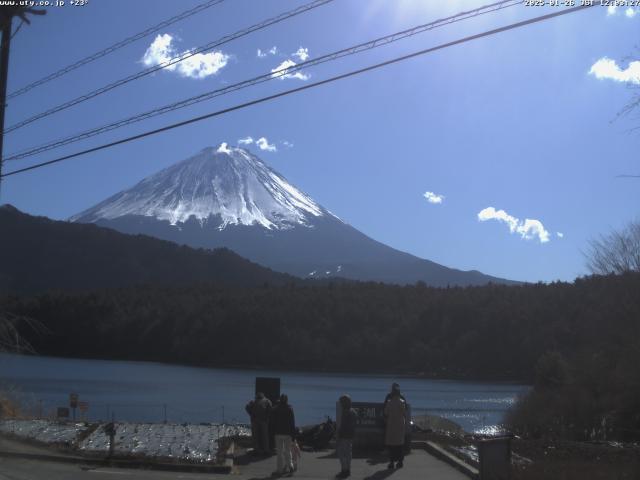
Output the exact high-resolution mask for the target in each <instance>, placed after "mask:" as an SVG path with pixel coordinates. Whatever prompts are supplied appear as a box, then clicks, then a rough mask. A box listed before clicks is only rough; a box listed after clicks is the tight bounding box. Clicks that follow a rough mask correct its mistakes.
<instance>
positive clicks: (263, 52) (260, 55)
mask: <svg viewBox="0 0 640 480" xmlns="http://www.w3.org/2000/svg"><path fill="white" fill-rule="evenodd" d="M276 53H278V47H275V46H274V47H271V48H270V49H269V50H261V49H258V52H257V53H256V55H257V56H258V58H264V57H266V56H267V55H275V54H276Z"/></svg>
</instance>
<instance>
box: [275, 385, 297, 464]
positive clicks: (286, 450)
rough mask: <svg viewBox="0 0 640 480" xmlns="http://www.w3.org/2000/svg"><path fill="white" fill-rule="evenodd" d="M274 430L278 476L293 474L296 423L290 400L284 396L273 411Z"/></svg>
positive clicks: (281, 396)
mask: <svg viewBox="0 0 640 480" xmlns="http://www.w3.org/2000/svg"><path fill="white" fill-rule="evenodd" d="M273 430H274V433H275V437H276V438H275V440H276V454H277V465H276V471H275V472H274V473H275V474H276V475H282V474H285V473H289V474H292V473H293V460H292V458H291V442H292V440H293V439H294V437H295V435H296V421H295V416H294V414H293V408H292V407H291V405H289V398H288V397H287V396H286V395H284V394H282V395H280V400H279V401H278V403H277V404H276V406H275V408H274V409H273Z"/></svg>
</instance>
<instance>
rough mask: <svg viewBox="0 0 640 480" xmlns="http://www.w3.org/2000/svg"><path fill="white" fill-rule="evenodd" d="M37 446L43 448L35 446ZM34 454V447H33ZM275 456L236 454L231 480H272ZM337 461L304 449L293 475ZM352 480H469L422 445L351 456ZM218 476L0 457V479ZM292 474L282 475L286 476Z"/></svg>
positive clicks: (314, 474) (313, 474) (324, 475)
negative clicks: (394, 465) (393, 462)
mask: <svg viewBox="0 0 640 480" xmlns="http://www.w3.org/2000/svg"><path fill="white" fill-rule="evenodd" d="M35 450H39V449H35ZM33 453H35V451H34V452H33ZM275 463H276V458H275V456H271V457H267V458H255V457H251V456H246V455H243V456H240V457H238V458H236V466H235V467H234V468H233V470H232V473H231V474H229V476H227V478H231V479H233V480H266V479H269V480H273V477H272V476H271V473H272V472H273V471H274V470H275ZM339 469H340V468H339V462H338V459H337V458H336V456H335V453H334V452H333V451H332V450H326V451H322V452H302V457H301V459H300V463H299V467H298V471H297V472H295V473H294V475H293V477H292V478H294V479H295V478H300V479H305V480H316V479H322V480H328V479H333V478H334V477H335V474H336V473H338V471H339ZM351 472H352V476H351V478H352V479H354V480H361V479H364V480H384V479H386V478H388V477H389V480H409V479H418V478H419V479H425V480H428V479H438V480H467V479H468V478H469V477H467V476H465V475H464V474H463V473H461V472H459V471H458V470H456V469H454V468H453V467H451V466H450V465H449V464H447V463H445V462H443V461H441V460H438V459H437V458H436V457H434V456H432V455H430V454H428V453H427V452H426V451H424V450H421V449H414V450H413V451H412V452H411V454H410V455H408V456H407V457H406V459H405V462H404V468H402V469H395V470H388V469H387V458H386V456H385V455H384V453H381V454H379V455H374V456H370V457H358V456H356V457H355V458H354V459H353V463H352V467H351ZM214 475H215V476H217V477H218V478H219V479H220V480H223V479H224V475H222V474H212V473H187V472H168V471H158V470H145V469H129V468H108V467H103V466H92V465H86V464H80V463H77V464H76V463H59V462H48V461H40V460H33V459H26V458H7V457H0V480H36V479H42V478H46V479H47V480H102V479H113V478H120V479H123V480H151V479H158V480H165V479H166V480H169V479H194V480H197V479H199V478H209V479H211V478H212V477H213V476H214ZM287 478H288V477H284V479H285V480H286V479H287Z"/></svg>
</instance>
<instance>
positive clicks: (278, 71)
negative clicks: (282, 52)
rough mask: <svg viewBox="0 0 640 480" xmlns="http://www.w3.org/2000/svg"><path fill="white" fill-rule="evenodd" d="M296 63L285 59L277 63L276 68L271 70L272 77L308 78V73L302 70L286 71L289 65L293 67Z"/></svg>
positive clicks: (282, 78) (289, 67)
mask: <svg viewBox="0 0 640 480" xmlns="http://www.w3.org/2000/svg"><path fill="white" fill-rule="evenodd" d="M296 65H297V63H296V62H294V61H293V60H290V59H287V60H285V61H284V62H282V63H281V64H280V65H278V66H277V67H276V68H274V69H272V70H271V73H272V75H271V76H272V77H273V78H279V79H281V80H284V79H285V78H297V79H298V80H303V81H304V80H309V75H307V74H306V73H302V72H294V73H288V72H289V70H290V69H291V67H295V66H296Z"/></svg>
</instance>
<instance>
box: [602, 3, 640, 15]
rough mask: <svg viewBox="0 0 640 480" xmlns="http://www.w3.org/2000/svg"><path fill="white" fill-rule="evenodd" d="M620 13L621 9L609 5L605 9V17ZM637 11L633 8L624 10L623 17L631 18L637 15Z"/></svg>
mask: <svg viewBox="0 0 640 480" xmlns="http://www.w3.org/2000/svg"><path fill="white" fill-rule="evenodd" d="M620 11H622V7H618V6H616V5H610V6H609V7H607V16H608V17H611V16H613V15H616V14H618V13H619V12H620ZM638 11H639V10H638V9H637V8H633V7H628V8H625V10H624V16H625V17H627V18H633V17H635V16H636V15H637V14H638Z"/></svg>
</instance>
